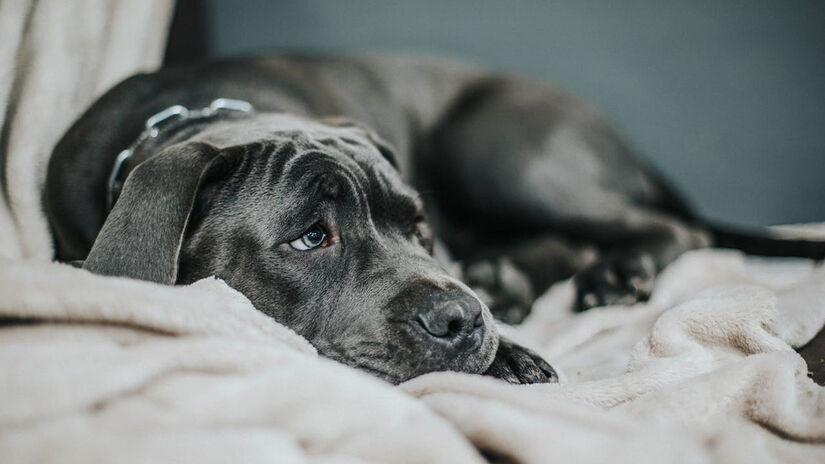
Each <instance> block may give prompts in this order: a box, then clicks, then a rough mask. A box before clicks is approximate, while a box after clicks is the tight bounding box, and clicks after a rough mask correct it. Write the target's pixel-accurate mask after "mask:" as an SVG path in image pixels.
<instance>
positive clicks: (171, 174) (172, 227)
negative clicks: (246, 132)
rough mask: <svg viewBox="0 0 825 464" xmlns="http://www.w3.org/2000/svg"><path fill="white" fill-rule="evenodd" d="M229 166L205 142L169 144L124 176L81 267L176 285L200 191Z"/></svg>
mask: <svg viewBox="0 0 825 464" xmlns="http://www.w3.org/2000/svg"><path fill="white" fill-rule="evenodd" d="M227 164H228V162H227V159H226V158H225V157H224V156H221V152H220V151H219V150H218V149H216V148H215V147H213V146H211V145H208V144H204V143H183V144H178V145H173V146H171V147H169V148H167V149H165V150H163V151H162V152H161V153H159V154H157V155H155V156H154V157H152V158H150V159H149V160H147V161H145V162H143V163H142V164H140V165H139V166H138V167H136V168H135V169H134V170H133V171H132V172H131V173H130V174H129V176H128V177H127V178H126V182H125V183H124V185H123V189H122V191H121V194H120V197H119V198H118V200H117V202H116V203H115V205H114V207H113V208H112V211H111V212H110V213H109V216H108V217H107V218H106V222H105V223H104V224H103V228H102V229H101V231H100V233H99V234H98V236H97V239H96V240H95V243H94V245H92V250H91V251H90V252H89V256H88V257H87V258H86V261H85V262H84V263H83V269H87V270H89V271H91V272H94V273H96V274H104V275H112V276H123V277H131V278H135V279H141V280H149V281H152V282H158V283H164V284H169V285H171V284H174V283H175V281H176V279H177V273H178V255H179V254H180V249H181V244H182V241H183V236H184V232H185V230H186V225H187V223H188V221H189V217H190V215H191V213H192V208H193V206H194V204H195V200H196V198H197V196H198V190H199V188H201V186H202V184H204V181H205V179H214V178H215V177H216V176H217V174H216V171H223V170H224V169H225V168H226V165H227Z"/></svg>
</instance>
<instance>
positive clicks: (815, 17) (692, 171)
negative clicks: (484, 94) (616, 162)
mask: <svg viewBox="0 0 825 464" xmlns="http://www.w3.org/2000/svg"><path fill="white" fill-rule="evenodd" d="M206 6H207V8H208V9H207V18H208V20H207V21H208V29H209V31H210V32H211V43H210V50H211V53H212V54H213V55H216V56H225V55H231V54H238V53H245V52H247V53H248V52H260V51H277V50H286V49H289V50H323V51H347V52H358V51H400V52H425V53H436V54H441V55H447V56H453V57H458V58H463V59H466V60H472V61H475V62H478V63H483V64H488V65H490V66H495V67H498V68H503V69H508V70H512V71H516V72H519V73H523V74H527V75H531V76H535V77H539V78H542V79H546V80H550V81H553V82H556V83H558V84H560V85H562V86H563V87H566V88H567V89H569V90H571V91H573V92H574V93H576V94H578V95H580V96H581V97H584V98H585V99H587V100H589V101H590V102H592V103H594V104H595V105H597V106H598V107H600V108H602V109H603V110H604V112H605V113H607V114H608V116H609V117H610V118H611V119H612V120H613V121H614V122H615V124H616V125H617V126H618V127H619V128H620V129H621V130H622V131H623V132H624V133H625V134H626V135H627V137H628V139H629V140H630V141H631V143H632V144H633V145H634V146H635V147H636V148H637V149H638V150H639V151H640V152H641V153H643V155H644V156H646V157H647V158H649V159H650V160H652V162H653V163H654V164H656V165H657V166H658V167H659V168H660V170H662V171H663V172H664V173H665V174H666V175H667V176H668V177H670V178H671V179H672V180H673V181H674V182H675V183H676V184H677V185H678V187H680V188H681V190H682V191H684V192H685V194H686V195H687V197H688V198H690V199H691V200H692V201H693V203H694V204H695V205H696V206H697V208H698V209H699V211H700V212H701V213H702V214H704V215H706V216H708V217H711V218H714V219H720V220H724V221H727V222H731V223H739V224H754V225H756V224H776V223H788V222H802V221H825V1H823V0H808V1H803V0H773V1H764V0H763V1H760V0H742V1H728V0H693V1H688V0H683V1H678V0H624V1H608V0H605V1H597V0H564V1H538V0H534V1H506V0H500V1H495V0H474V1H457V0H440V1H438V0H407V1H391V0H385V1H380V0H349V1H346V0H339V1H335V0H326V1H325V0H294V1H266V0H207V1H206Z"/></svg>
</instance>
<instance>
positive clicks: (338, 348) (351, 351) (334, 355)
mask: <svg viewBox="0 0 825 464" xmlns="http://www.w3.org/2000/svg"><path fill="white" fill-rule="evenodd" d="M422 330H424V329H422V327H421V326H420V325H419V324H418V323H417V322H411V323H408V324H405V325H401V326H400V327H397V329H396V333H395V334H394V335H393V336H392V337H391V338H390V339H389V340H386V341H380V340H360V341H359V342H357V343H354V344H349V345H348V346H342V345H336V344H334V343H317V344H316V348H317V349H318V352H319V353H320V354H321V355H322V356H325V357H327V358H330V359H333V360H335V361H338V362H340V363H342V364H346V365H348V366H350V367H353V368H356V369H360V370H362V371H364V372H366V373H369V374H371V375H373V376H375V377H378V378H380V379H382V380H385V381H387V382H390V383H392V384H400V383H402V382H405V381H407V380H410V379H412V378H414V377H418V376H420V375H423V374H427V373H430V372H437V371H453V372H465V373H469V374H481V373H483V372H484V371H485V370H486V369H487V367H488V366H489V365H490V364H491V363H492V361H493V357H494V356H495V352H496V349H497V347H498V333H497V332H496V330H495V327H494V326H493V325H492V324H485V323H483V322H482V323H481V324H480V325H479V326H478V327H474V328H473V331H472V333H471V334H470V335H469V336H467V337H464V338H462V340H461V341H460V342H459V343H455V344H454V343H451V342H450V341H442V342H439V341H436V342H435V343H428V344H422V343H421V342H420V340H421V338H422V335H421V333H420V332H421V331H422ZM427 336H429V334H428V335H427Z"/></svg>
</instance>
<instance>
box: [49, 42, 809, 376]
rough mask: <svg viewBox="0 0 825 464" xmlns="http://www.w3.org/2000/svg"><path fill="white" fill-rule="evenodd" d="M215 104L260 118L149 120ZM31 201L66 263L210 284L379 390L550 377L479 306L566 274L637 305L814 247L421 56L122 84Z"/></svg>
mask: <svg viewBox="0 0 825 464" xmlns="http://www.w3.org/2000/svg"><path fill="white" fill-rule="evenodd" d="M219 98H229V99H236V100H241V101H242V102H248V103H249V104H251V107H254V111H250V108H244V109H243V110H242V111H237V109H238V108H235V109H236V111H225V110H221V109H222V107H218V108H213V111H205V112H204V111H202V112H200V113H199V116H198V117H189V118H186V117H170V118H168V119H164V118H160V119H164V120H163V121H160V120H157V119H156V120H154V121H155V123H152V124H149V127H148V128H147V127H146V121H147V120H151V119H150V118H151V117H152V115H155V114H156V113H158V112H161V111H162V110H164V108H169V107H172V105H179V106H174V107H172V108H173V110H174V108H178V110H174V111H172V112H171V113H169V115H176V116H180V114H181V111H184V110H186V109H197V108H205V107H207V105H209V103H210V102H212V101H214V100H216V99H219ZM224 109H225V108H224ZM167 111H169V110H167ZM175 111H177V112H175ZM162 114H166V113H162ZM161 122H162V124H161ZM147 130H149V131H150V133H149V134H148V135H147V132H146V131H147ZM126 147H129V150H128V154H129V155H130V156H128V158H127V157H124V158H123V159H116V157H118V156H119V155H118V154H119V153H120V152H121V150H123V149H124V148H126ZM115 164H117V167H118V168H117V169H115V170H113V165H115ZM418 192H420V193H418ZM107 198H108V200H109V203H108V204H107ZM45 208H46V211H47V213H48V216H49V218H50V221H51V225H52V228H53V232H54V235H55V237H56V243H57V258H58V259H60V260H64V261H74V260H83V261H84V262H83V267H84V268H85V269H88V270H89V271H91V272H95V273H100V274H106V275H118V276H128V277H133V278H138V279H145V280H150V281H154V282H160V283H165V284H170V285H171V284H186V283H191V282H193V281H196V280H198V279H201V278H204V277H207V276H218V277H220V278H222V279H224V280H225V281H226V282H227V283H228V284H229V285H230V286H232V287H233V288H235V289H237V290H239V291H240V292H242V293H243V294H244V295H246V296H247V297H248V298H249V299H250V300H251V301H252V303H253V304H254V305H255V307H256V308H258V309H259V310H260V311H263V312H264V313H266V314H268V315H269V316H271V317H273V318H275V319H276V320H278V321H279V322H281V323H283V324H285V325H287V326H288V327H291V328H292V329H294V330H295V331H296V332H298V333H299V334H301V335H303V336H304V337H306V338H307V339H308V340H309V341H310V342H311V343H312V344H314V345H315V346H316V347H317V348H318V350H319V352H320V353H321V354H323V355H325V356H328V357H330V358H333V359H337V360H339V361H341V362H343V363H346V364H349V365H352V366H355V367H358V368H361V369H364V370H366V371H369V372H371V373H373V374H375V375H377V376H379V377H381V378H384V379H386V380H388V381H391V382H396V383H397V382H402V381H405V380H407V379H410V378H412V377H415V376H417V375H420V374H423V373H426V372H431V371H435V370H454V371H463V372H469V373H487V374H489V375H493V376H496V377H501V378H504V379H506V380H508V381H510V382H521V383H532V382H548V381H554V380H555V379H556V375H555V372H554V371H553V369H552V368H551V367H550V366H549V365H548V364H547V363H546V362H545V361H543V360H542V359H541V358H540V357H539V356H538V355H536V354H535V353H533V352H531V351H529V350H527V349H525V348H523V347H521V346H518V345H516V344H514V343H512V342H510V341H508V340H506V339H503V338H500V337H499V335H498V334H497V332H496V329H495V326H494V323H493V319H492V315H491V311H490V309H488V308H492V310H493V312H494V313H496V314H497V315H499V316H502V317H505V318H507V319H509V320H519V319H521V318H523V317H524V315H525V314H526V312H527V311H528V310H529V307H530V304H531V303H532V301H533V299H534V298H535V297H536V295H538V294H539V293H541V292H542V291H544V290H545V289H546V288H547V287H548V286H549V285H550V284H551V283H553V282H556V281H558V280H560V279H563V278H566V277H569V276H573V278H574V282H575V284H576V289H577V297H576V302H575V309H579V310H581V309H587V308H589V307H593V306H600V305H606V304H614V303H633V302H636V301H640V300H644V299H645V298H647V297H648V295H649V293H650V291H651V286H652V282H653V279H654V277H655V276H656V274H657V273H658V272H659V271H660V270H661V269H662V268H663V267H664V266H666V265H667V264H668V263H669V262H670V261H672V260H673V259H674V258H675V257H676V256H678V255H679V254H681V253H683V252H684V251H686V250H690V249H693V248H699V247H706V246H709V245H714V244H715V245H722V246H733V247H738V248H742V249H745V250H746V251H750V252H755V253H761V254H768V255H771V254H781V255H800V256H814V257H822V255H825V246H823V244H822V243H817V242H802V241H778V240H773V239H771V238H765V237H761V236H747V235H743V234H739V233H735V232H731V231H723V230H721V229H719V228H714V227H711V226H709V225H707V224H706V223H704V222H703V221H701V220H699V219H698V218H696V217H695V215H693V214H692V213H691V211H690V208H688V206H687V205H686V204H685V202H683V201H682V200H681V199H680V198H679V196H678V195H677V194H676V193H675V192H674V191H673V190H672V189H671V188H670V187H669V186H668V184H667V183H666V182H664V181H663V180H662V178H661V176H659V175H657V174H656V173H655V172H654V171H653V169H651V167H650V166H648V165H646V164H645V163H644V162H642V161H641V160H640V159H639V158H637V157H635V156H633V153H632V152H631V150H630V149H629V148H628V147H627V145H626V144H625V143H624V142H623V140H622V139H621V137H620V136H619V135H618V134H617V133H616V132H615V131H614V130H613V129H612V128H611V126H610V125H609V124H608V123H607V122H606V121H605V119H604V118H603V117H602V116H601V115H600V114H599V113H598V112H597V111H595V110H594V109H593V108H591V107H589V106H588V105H586V104H584V103H582V102H580V101H579V100H577V99H575V98H573V97H571V96H569V95H567V94H565V93H562V92H560V91H558V90H556V89H554V88H553V87H550V86H548V85H544V84H540V83H537V82H533V81H530V80H525V79H521V78H518V77H514V76H509V75H504V74H500V73H493V72H488V71H484V70H479V69H476V68H474V67H472V66H467V65H460V64H455V63H453V62H445V61H439V60H433V59H415V58H393V57H380V58H379V57H367V58H354V57H328V56H314V57H305V56H304V57H300V56H291V57H261V58H254V59H245V60H235V61H223V62H216V63H208V64H201V65H195V66H189V67H183V68H175V69H165V70H161V71H159V72H156V73H151V74H141V75H137V76H134V77H132V78H130V79H127V80H126V81H124V82H122V83H120V84H119V85H117V86H116V87H115V88H113V89H112V90H110V91H109V92H108V93H106V94H105V95H104V96H103V97H101V98H100V99H99V100H98V101H97V102H96V103H95V104H94V105H93V106H92V107H91V108H90V109H89V110H88V111H86V113H85V114H84V115H83V116H82V117H81V118H80V119H79V120H78V121H77V122H76V123H75V124H74V125H73V126H72V127H71V128H70V129H69V131H68V132H67V133H66V134H65V136H64V137H63V138H62V140H61V141H60V142H59V144H58V145H57V147H56V148H55V150H54V153H53V156H52V158H51V162H50V165H49V169H48V178H47V187H46V195H45ZM440 244H443V246H442V245H440ZM439 250H446V251H447V252H448V253H449V254H450V255H451V256H452V257H453V258H454V259H457V260H459V261H460V262H461V263H463V271H464V272H463V281H462V280H459V279H458V278H456V277H454V276H451V275H450V274H449V273H448V272H447V271H446V270H445V268H444V265H443V262H442V261H440V260H439V259H436V257H435V256H434V255H438V254H439V253H438V251H439Z"/></svg>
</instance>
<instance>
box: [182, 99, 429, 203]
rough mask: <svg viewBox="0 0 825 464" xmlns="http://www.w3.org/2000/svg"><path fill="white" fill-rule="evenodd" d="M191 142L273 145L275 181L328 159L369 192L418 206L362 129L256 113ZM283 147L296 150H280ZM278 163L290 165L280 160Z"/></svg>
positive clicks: (218, 126)
mask: <svg viewBox="0 0 825 464" xmlns="http://www.w3.org/2000/svg"><path fill="white" fill-rule="evenodd" d="M193 141H201V142H207V143H209V144H212V145H214V146H216V147H217V148H228V147H234V146H243V145H250V144H256V143H260V142H263V143H265V144H267V145H272V148H273V150H272V152H270V153H268V154H269V156H270V159H269V163H267V164H272V165H273V166H269V167H268V168H273V169H274V171H276V172H275V174H277V177H280V175H282V174H286V173H287V172H290V174H293V175H294V174H295V173H294V172H291V171H299V172H300V171H304V170H305V168H306V166H304V164H309V162H311V161H318V158H319V157H322V158H328V159H329V160H330V161H332V162H330V163H325V164H327V165H328V166H334V167H335V168H337V169H338V170H343V171H347V172H348V173H349V174H350V175H354V176H355V177H358V178H360V179H361V180H362V181H363V184H366V185H367V186H369V188H368V190H374V189H376V188H378V190H382V191H384V192H386V193H391V194H392V195H391V196H392V197H393V200H396V201H397V200H399V199H400V198H398V197H407V201H406V202H409V201H416V202H417V201H418V200H417V197H418V195H417V194H416V193H415V191H414V190H413V189H412V188H411V187H409V186H407V185H406V184H405V183H404V182H403V181H402V180H401V177H400V176H399V174H398V172H397V171H396V169H395V168H394V167H393V166H392V164H391V163H390V162H389V161H388V160H386V159H385V158H384V157H383V156H382V155H381V152H380V151H379V150H378V148H377V147H376V146H375V145H374V144H373V142H372V141H371V140H370V139H369V137H368V135H367V134H366V133H365V132H364V130H363V129H361V128H360V127H358V126H354V125H329V124H325V123H323V122H321V121H317V120H313V119H310V118H304V117H301V116H295V115H291V114H283V113H258V114H254V115H250V116H248V117H243V118H238V119H228V120H225V121H220V122H217V123H215V124H212V125H210V127H209V128H208V129H207V130H206V131H204V132H202V133H201V134H199V135H197V136H196V137H195V138H193ZM284 146H290V147H292V148H294V149H290V150H280V149H279V148H282V147H284ZM280 157H286V158H288V159H278V158H280ZM274 166H277V168H274ZM268 168H267V169H268ZM270 175H272V173H270ZM290 177H292V176H290ZM406 202H405V203H406Z"/></svg>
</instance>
